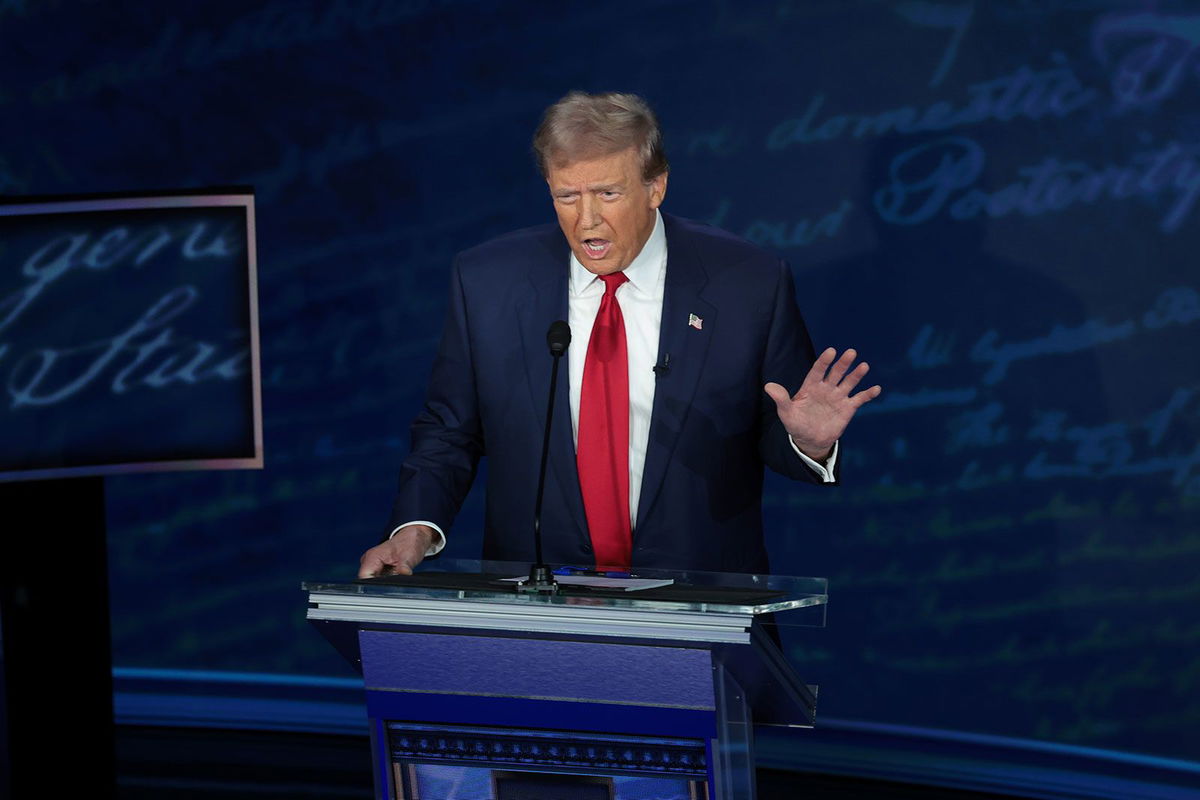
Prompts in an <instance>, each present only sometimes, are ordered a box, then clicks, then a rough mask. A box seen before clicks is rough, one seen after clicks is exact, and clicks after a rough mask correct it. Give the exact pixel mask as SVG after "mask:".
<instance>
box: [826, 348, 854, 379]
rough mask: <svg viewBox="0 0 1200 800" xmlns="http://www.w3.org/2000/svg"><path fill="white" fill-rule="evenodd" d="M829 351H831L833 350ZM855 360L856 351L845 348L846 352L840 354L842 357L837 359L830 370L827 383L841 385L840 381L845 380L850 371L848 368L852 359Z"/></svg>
mask: <svg viewBox="0 0 1200 800" xmlns="http://www.w3.org/2000/svg"><path fill="white" fill-rule="evenodd" d="M830 349H831V350H832V349H833V348H830ZM856 358H858V351H857V350H855V349H854V348H853V347H848V348H846V351H845V352H844V353H842V357H841V358H839V359H838V360H837V362H836V363H835V364H834V365H833V366H832V367H831V368H830V370H829V376H828V380H829V382H830V383H834V384H838V383H841V382H842V379H843V378H845V377H846V374H847V373H848V372H849V371H850V366H851V365H852V364H853V363H854V359H856Z"/></svg>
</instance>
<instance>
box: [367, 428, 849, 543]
mask: <svg viewBox="0 0 1200 800" xmlns="http://www.w3.org/2000/svg"><path fill="white" fill-rule="evenodd" d="M792 447H795V445H792ZM797 452H799V451H797ZM835 452H836V451H835ZM409 525H424V526H426V527H427V528H433V532H434V533H436V534H437V536H434V537H433V541H432V542H431V543H430V544H429V549H428V550H426V551H425V557H426V558H429V557H430V556H436V555H437V554H438V553H440V552H442V549H443V548H444V547H445V546H446V534H445V533H444V532H443V531H442V529H441V528H440V527H438V526H437V525H435V524H433V523H432V522H430V521H429V520H427V519H414V520H413V521H412V522H406V523H404V524H403V525H397V526H396V529H395V530H394V531H392V532H391V533H389V534H388V538H389V539H391V538H392V537H393V536H395V535H396V534H397V533H399V532H400V529H401V528H407V527H408V526H409Z"/></svg>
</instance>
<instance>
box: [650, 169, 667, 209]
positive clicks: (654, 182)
mask: <svg viewBox="0 0 1200 800" xmlns="http://www.w3.org/2000/svg"><path fill="white" fill-rule="evenodd" d="M666 196H667V173H665V172H664V173H662V174H661V175H659V176H658V177H656V178H651V179H650V207H651V208H658V207H659V206H661V205H662V201H663V199H664V198H666Z"/></svg>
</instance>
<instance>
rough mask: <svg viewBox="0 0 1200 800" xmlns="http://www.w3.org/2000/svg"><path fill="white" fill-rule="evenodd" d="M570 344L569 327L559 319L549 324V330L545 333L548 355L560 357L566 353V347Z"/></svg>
mask: <svg viewBox="0 0 1200 800" xmlns="http://www.w3.org/2000/svg"><path fill="white" fill-rule="evenodd" d="M570 343H571V326H570V325H568V324H567V323H565V322H563V321H562V320H561V319H560V320H557V321H556V322H551V323H550V330H548V331H546V344H548V345H549V346H550V354H551V355H555V356H561V355H562V354H563V353H565V352H566V351H567V345H569V344H570Z"/></svg>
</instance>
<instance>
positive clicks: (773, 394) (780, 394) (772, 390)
mask: <svg viewBox="0 0 1200 800" xmlns="http://www.w3.org/2000/svg"><path fill="white" fill-rule="evenodd" d="M763 391H764V392H766V393H767V396H768V397H770V398H771V399H772V400H774V401H775V405H776V406H781V405H783V404H785V403H787V402H788V401H789V400H791V399H792V395H791V394H790V393H789V392H788V390H787V389H785V388H783V387H782V386H780V385H779V384H778V383H768V384H767V385H766V386H764V387H763Z"/></svg>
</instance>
